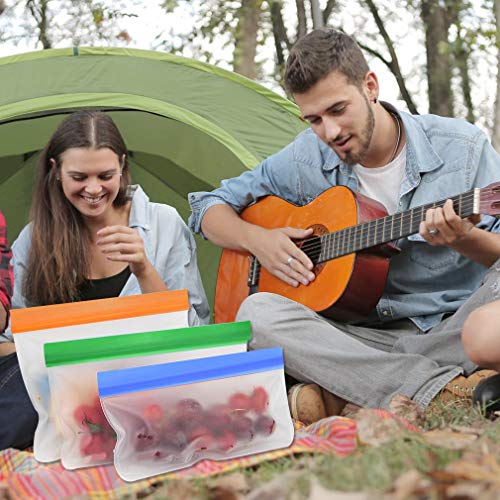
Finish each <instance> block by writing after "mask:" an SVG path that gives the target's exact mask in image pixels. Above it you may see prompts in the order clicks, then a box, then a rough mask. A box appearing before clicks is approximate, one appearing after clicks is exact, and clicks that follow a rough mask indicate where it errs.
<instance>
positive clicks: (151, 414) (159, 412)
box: [142, 404, 165, 423]
mask: <svg viewBox="0 0 500 500" xmlns="http://www.w3.org/2000/svg"><path fill="white" fill-rule="evenodd" d="M142 414H143V416H144V418H145V419H146V420H147V421H148V422H153V423H159V422H161V421H162V420H163V418H164V416H165V412H164V411H163V409H162V408H161V406H159V405H156V404H151V405H148V406H146V407H145V408H144V410H143V412H142Z"/></svg>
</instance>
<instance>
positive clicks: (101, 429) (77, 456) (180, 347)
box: [44, 321, 251, 469]
mask: <svg viewBox="0 0 500 500" xmlns="http://www.w3.org/2000/svg"><path fill="white" fill-rule="evenodd" d="M250 337H251V327H250V322H249V321H245V322H240V323H227V324H217V325H208V326H198V327H193V328H181V329H175V330H166V331H158V332H148V333H136V334H133V335H118V336H112V337H98V338H93V339H84V340H68V341H65V342H51V343H47V344H45V346H44V351H45V364H46V366H47V368H48V372H49V382H50V393H51V405H52V407H53V408H54V413H55V415H56V424H57V425H58V429H59V431H60V434H61V436H62V447H61V460H62V464H63V466H64V467H65V468H66V469H76V468H79V467H87V466H93V465H104V464H110V463H113V448H114V445H115V442H116V439H115V434H114V431H113V430H112V429H111V427H110V426H109V424H108V423H107V421H106V418H105V417H104V414H103V412H102V409H101V404H100V402H99V397H98V393H97V372H98V371H105V370H116V369H122V368H130V367H137V366H146V365H153V364H158V363H168V362H173V361H180V360H185V359H196V358H202V357H207V356H215V355H221V354H231V353H237V352H244V351H246V348H247V342H248V341H249V340H250Z"/></svg>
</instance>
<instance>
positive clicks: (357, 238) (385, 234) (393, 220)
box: [301, 189, 474, 264]
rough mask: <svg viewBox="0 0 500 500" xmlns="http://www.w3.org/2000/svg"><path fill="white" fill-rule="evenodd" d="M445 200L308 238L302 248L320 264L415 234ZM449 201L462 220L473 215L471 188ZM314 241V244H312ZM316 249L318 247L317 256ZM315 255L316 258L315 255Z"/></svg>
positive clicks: (472, 193)
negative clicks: (426, 216) (426, 215)
mask: <svg viewBox="0 0 500 500" xmlns="http://www.w3.org/2000/svg"><path fill="white" fill-rule="evenodd" d="M447 199H448V198H446V199H445V200H441V201H436V202H433V203H429V204H427V205H421V206H419V207H415V208H412V209H410V210H407V211H406V212H398V213H395V214H393V215H387V216H386V217H382V218H380V219H375V220H371V221H368V222H364V223H362V224H358V225H357V226H351V227H347V228H345V229H341V230H340V231H335V232H333V233H328V234H324V235H322V236H319V237H316V238H310V240H311V241H308V240H305V241H304V243H303V245H302V247H301V249H302V250H303V251H304V252H305V253H306V254H307V255H308V256H309V252H311V253H312V255H311V256H312V257H316V258H315V260H314V262H315V263H316V264H320V263H321V262H326V261H328V260H332V259H336V258H337V257H342V256H343V255H348V254H350V253H354V252H359V251H361V250H365V249H367V248H370V247H374V246H378V245H382V244H384V243H388V242H389V241H394V240H398V239H400V238H404V237H406V236H409V235H410V234H415V233H418V231H419V227H420V223H421V222H422V221H424V220H425V214H426V212H427V210H429V209H430V208H437V207H442V206H443V205H444V204H445V202H446V200H447ZM450 199H451V200H452V201H453V208H454V210H455V213H456V214H457V215H458V216H459V217H461V218H465V217H468V216H470V215H472V214H473V208H474V190H473V189H472V190H470V191H467V192H465V193H462V194H459V195H457V196H455V197H453V198H450ZM314 239H316V242H313V241H312V240H314ZM317 246H321V250H320V251H319V254H318V253H317V252H318V249H317V248H316V247H317ZM315 250H316V252H315ZM315 253H316V255H314V254H315ZM309 257H310V256H309Z"/></svg>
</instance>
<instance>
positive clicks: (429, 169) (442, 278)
mask: <svg viewBox="0 0 500 500" xmlns="http://www.w3.org/2000/svg"><path fill="white" fill-rule="evenodd" d="M384 105H385V106H387V107H390V105H386V104H384ZM399 113H400V116H401V118H402V120H403V124H404V127H405V133H406V146H407V148H406V172H405V175H404V178H403V180H402V183H401V187H400V192H399V204H398V209H397V211H399V212H402V211H406V210H408V209H410V208H413V207H416V206H420V205H424V204H427V203H431V202H435V201H439V200H442V199H446V198H448V197H451V196H454V195H457V194H460V193H463V192H465V191H468V190H470V189H472V188H475V187H479V188H481V187H485V186H487V185H488V184H490V183H492V182H495V181H500V156H499V155H498V154H497V153H496V152H495V150H494V149H493V148H492V147H491V145H490V144H489V142H488V140H487V138H486V136H485V135H484V134H483V133H482V132H481V131H480V130H479V129H478V128H476V127H475V126H473V125H471V124H469V123H467V122H465V121H463V120H457V119H451V118H442V117H439V116H435V115H423V116H413V115H410V114H408V113H404V112H399ZM338 185H341V186H347V187H349V188H350V189H352V190H353V191H357V189H358V179H357V177H356V175H355V173H354V171H353V170H352V169H351V168H350V167H349V166H348V165H346V164H345V163H343V162H342V161H341V160H340V158H339V157H338V156H337V155H336V153H335V152H334V151H333V150H332V149H331V148H329V147H328V146H327V145H326V144H325V143H323V142H322V141H321V140H320V139H319V138H318V137H317V136H316V134H314V132H313V131H312V130H311V129H308V130H305V131H304V132H302V133H301V134H299V135H298V136H297V137H296V139H295V140H294V141H293V142H292V143H291V144H289V145H288V146H286V147H285V148H284V149H282V150H281V151H279V152H278V153H276V154H274V155H272V156H270V157H269V158H267V159H265V160H264V161H263V162H262V163H260V164H259V165H258V166H257V167H256V168H255V169H254V170H252V171H249V172H244V173H243V174H241V175H240V176H239V177H237V178H234V179H228V180H224V181H222V183H221V186H220V188H218V189H216V190H214V191H212V192H211V193H207V192H198V193H191V194H190V195H189V202H190V205H191V208H192V214H191V217H190V219H189V227H190V228H191V230H193V231H194V232H197V233H200V234H201V227H200V225H201V220H202V218H203V215H204V213H205V211H206V210H207V209H208V208H209V207H210V206H212V205H216V204H220V203H227V204H229V205H230V206H231V207H232V208H233V209H234V210H236V211H237V212H238V213H239V212H241V211H242V210H243V209H244V208H246V207H247V206H248V205H251V204H253V203H255V202H256V201H257V200H258V199H259V198H261V197H263V196H266V195H269V194H270V195H275V196H279V197H280V198H283V199H285V200H287V201H289V202H290V203H293V204H295V205H299V206H301V205H304V204H307V203H309V202H310V201H311V200H313V199H314V198H315V197H317V196H318V195H319V194H320V193H322V192H323V191H325V190H326V189H328V188H330V187H332V186H338ZM478 227H480V228H482V229H485V230H488V231H494V232H500V222H499V221H496V219H495V218H493V217H491V216H483V219H482V221H481V223H480V224H478ZM395 243H396V244H397V245H398V246H399V247H400V248H401V250H402V251H401V253H400V254H398V255H397V256H395V257H393V258H392V259H391V265H390V268H389V275H388V279H387V282H386V286H385V289H384V293H383V295H382V297H381V299H380V301H379V302H378V304H377V306H376V309H375V310H374V311H373V313H372V314H371V315H370V316H369V318H367V319H366V321H365V322H364V324H367V325H368V324H373V323H377V322H387V321H393V320H397V319H401V318H410V319H411V320H412V321H413V322H414V323H415V324H416V325H417V326H418V327H419V328H420V329H421V330H422V331H427V330H429V329H430V328H432V327H433V326H435V325H436V324H438V323H439V322H440V321H441V320H442V319H443V316H445V315H446V314H447V313H453V312H454V311H456V310H457V309H458V307H459V306H460V305H461V304H463V303H464V301H465V300H466V299H467V298H468V297H469V296H470V295H471V294H472V293H473V292H474V291H475V290H476V289H477V288H478V287H479V286H480V284H481V281H482V278H483V276H484V274H485V272H486V268H485V267H484V266H482V265H480V264H477V263H475V262H473V261H471V260H469V259H467V258H465V257H463V256H462V255H460V254H459V253H457V252H456V251H454V250H452V249H450V248H448V247H445V246H431V245H429V244H427V243H426V242H425V240H424V239H423V238H422V237H421V236H420V235H419V234H414V235H412V236H409V237H407V238H402V239H400V240H398V241H396V242H395Z"/></svg>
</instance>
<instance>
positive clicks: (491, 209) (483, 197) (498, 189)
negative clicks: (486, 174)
mask: <svg viewBox="0 0 500 500" xmlns="http://www.w3.org/2000/svg"><path fill="white" fill-rule="evenodd" d="M479 213H480V214H485V215H500V182H494V183H493V184H490V185H489V186H486V187H485V188H483V189H481V191H480V200H479Z"/></svg>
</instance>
